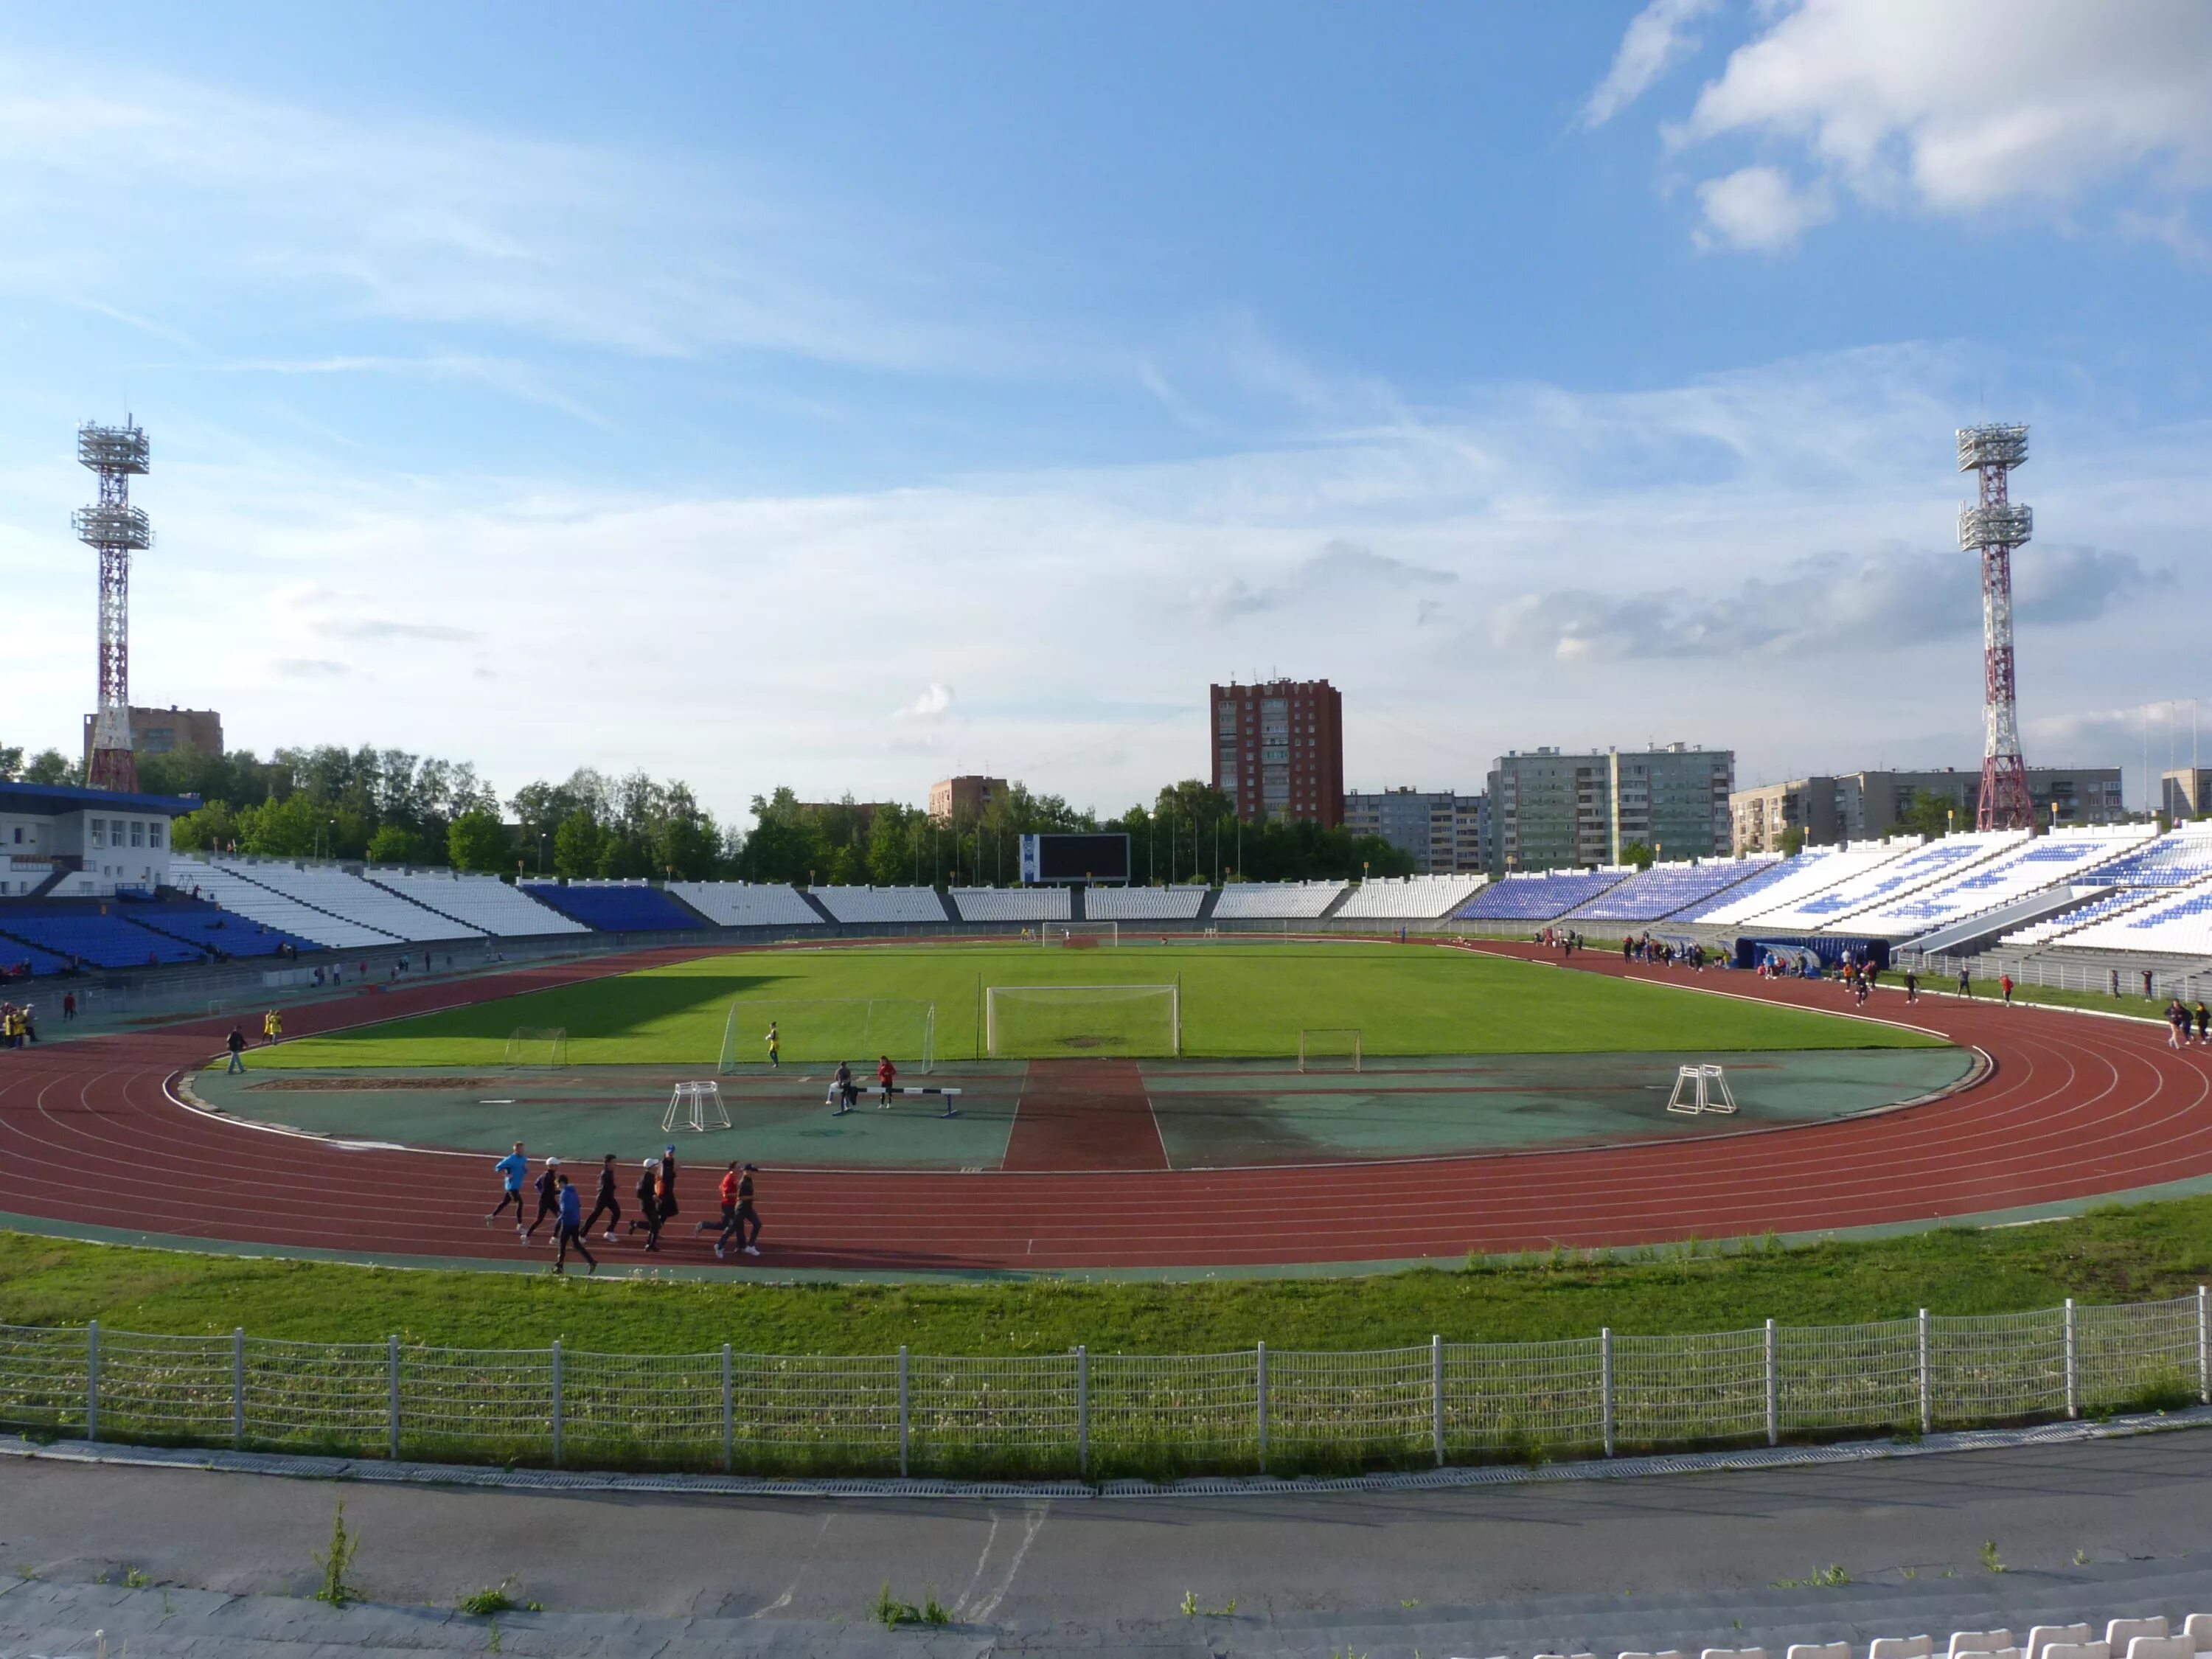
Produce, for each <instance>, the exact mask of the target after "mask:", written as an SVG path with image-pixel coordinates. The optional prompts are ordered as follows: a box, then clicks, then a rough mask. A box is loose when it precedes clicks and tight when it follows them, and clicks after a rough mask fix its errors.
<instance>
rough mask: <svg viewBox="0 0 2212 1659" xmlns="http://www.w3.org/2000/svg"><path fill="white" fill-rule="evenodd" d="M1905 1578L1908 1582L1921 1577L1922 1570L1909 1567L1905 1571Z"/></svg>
mask: <svg viewBox="0 0 2212 1659" xmlns="http://www.w3.org/2000/svg"><path fill="white" fill-rule="evenodd" d="M1917 1577H1920V1569H1919V1568H1917V1567H1907V1568H1906V1569H1905V1578H1906V1580H1907V1582H1910V1581H1911V1580H1912V1579H1915V1578H1917Z"/></svg>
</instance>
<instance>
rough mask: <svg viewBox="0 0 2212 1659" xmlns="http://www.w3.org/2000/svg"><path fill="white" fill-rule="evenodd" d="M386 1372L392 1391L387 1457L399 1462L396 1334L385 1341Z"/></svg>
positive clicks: (387, 1413) (387, 1417) (387, 1419)
mask: <svg viewBox="0 0 2212 1659" xmlns="http://www.w3.org/2000/svg"><path fill="white" fill-rule="evenodd" d="M384 1370H385V1377H386V1383H387V1384H388V1387H389V1389H390V1398H389V1399H388V1400H387V1401H386V1407H385V1413H384V1416H385V1443H384V1450H385V1455H386V1456H387V1457H389V1458H390V1459H391V1460H392V1462H395V1463H397V1462H398V1461H399V1338H398V1335H397V1334H393V1335H391V1336H388V1337H386V1338H385V1340H384Z"/></svg>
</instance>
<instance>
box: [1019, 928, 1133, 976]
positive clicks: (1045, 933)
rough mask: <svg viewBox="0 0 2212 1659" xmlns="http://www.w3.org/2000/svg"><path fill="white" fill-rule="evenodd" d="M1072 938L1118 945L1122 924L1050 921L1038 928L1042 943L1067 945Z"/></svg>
mask: <svg viewBox="0 0 2212 1659" xmlns="http://www.w3.org/2000/svg"><path fill="white" fill-rule="evenodd" d="M1072 938H1073V939H1085V938H1088V939H1097V941H1098V942H1099V943H1100V944H1101V945H1120V944H1121V923H1120V922H1118V921H1048V922H1047V923H1045V925H1044V926H1043V927H1041V928H1039V929H1038V930H1037V941H1038V943H1040V944H1042V945H1066V943H1067V942H1068V940H1069V939H1072ZM1008 988H1009V989H1012V988H1014V987H1008Z"/></svg>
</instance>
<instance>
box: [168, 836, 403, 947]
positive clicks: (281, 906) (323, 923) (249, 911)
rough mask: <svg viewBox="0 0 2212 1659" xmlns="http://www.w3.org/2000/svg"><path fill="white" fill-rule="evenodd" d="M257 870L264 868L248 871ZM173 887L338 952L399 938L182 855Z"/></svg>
mask: <svg viewBox="0 0 2212 1659" xmlns="http://www.w3.org/2000/svg"><path fill="white" fill-rule="evenodd" d="M261 867H262V866H258V865H252V866H246V868H251V869H256V870H258V869H259V868H261ZM169 884H170V885H171V886H173V887H174V888H176V889H177V890H179V891H180V892H185V893H197V895H198V896H200V897H201V898H204V899H210V900H212V901H213V902H216V903H217V904H220V905H221V906H222V908H224V909H226V910H228V911H231V912H233V913H234V914H236V915H241V916H244V917H246V919H247V920H248V921H258V922H259V923H261V924H262V925H263V926H264V927H281V928H283V930H284V931H285V932H286V933H296V934H298V935H299V936H300V937H301V939H313V940H314V941H315V943H316V944H318V945H328V946H330V947H331V949H332V950H334V951H343V950H351V949H354V948H356V947H358V946H361V945H397V944H398V943H399V942H400V936H399V935H398V934H397V933H386V932H385V931H383V930H382V929H380V928H376V927H363V926H362V924H361V923H359V922H357V921H347V920H346V919H345V918H343V917H342V916H336V915H331V913H330V912H329V911H327V910H321V909H318V908H315V907H314V906H313V905H312V904H303V903H301V902H300V901H299V900H298V899H295V898H291V897H289V896H286V895H284V894H283V893H279V892H277V891H276V890H274V889H273V888H270V887H265V886H264V885H263V884H261V883H259V882H258V881H253V880H251V879H249V878H247V877H246V876H245V875H243V874H241V873H240V872H239V871H238V870H236V869H234V868H232V867H230V866H224V865H218V864H213V863H203V862H201V861H200V860H197V859H194V858H185V857H182V856H178V857H173V858H172V859H171V860H169Z"/></svg>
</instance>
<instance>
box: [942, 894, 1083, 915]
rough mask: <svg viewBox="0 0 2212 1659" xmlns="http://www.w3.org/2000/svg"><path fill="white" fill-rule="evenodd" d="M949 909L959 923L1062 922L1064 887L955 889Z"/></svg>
mask: <svg viewBox="0 0 2212 1659" xmlns="http://www.w3.org/2000/svg"><path fill="white" fill-rule="evenodd" d="M951 899H952V904H953V908H955V909H957V910H958V911H959V912H960V920H961V921H1066V920H1067V919H1068V918H1069V917H1070V916H1071V915H1073V914H1074V912H1073V910H1071V909H1070V908H1068V900H1067V889H1066V888H1065V887H955V888H953V889H951Z"/></svg>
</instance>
